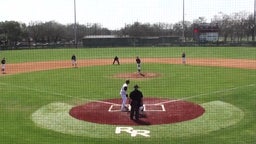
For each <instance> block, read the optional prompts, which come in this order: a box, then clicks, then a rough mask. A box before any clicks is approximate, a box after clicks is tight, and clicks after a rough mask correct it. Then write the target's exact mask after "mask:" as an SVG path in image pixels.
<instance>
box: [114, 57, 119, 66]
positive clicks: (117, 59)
mask: <svg viewBox="0 0 256 144" xmlns="http://www.w3.org/2000/svg"><path fill="white" fill-rule="evenodd" d="M116 62H117V64H118V65H120V63H119V58H118V57H117V56H115V57H114V61H113V64H115V63H116Z"/></svg>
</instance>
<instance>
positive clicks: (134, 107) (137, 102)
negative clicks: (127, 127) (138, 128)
mask: <svg viewBox="0 0 256 144" xmlns="http://www.w3.org/2000/svg"><path fill="white" fill-rule="evenodd" d="M138 88H139V86H138V85H135V86H134V90H133V91H132V92H131V93H130V100H131V102H130V105H131V111H130V119H131V120H133V119H134V115H135V119H136V120H138V119H139V108H140V107H141V106H143V99H142V98H143V94H142V92H141V91H139V90H138Z"/></svg>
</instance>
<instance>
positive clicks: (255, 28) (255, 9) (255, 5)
mask: <svg viewBox="0 0 256 144" xmlns="http://www.w3.org/2000/svg"><path fill="white" fill-rule="evenodd" d="M253 17H254V29H253V30H254V34H253V41H255V35H256V0H254V16H253Z"/></svg>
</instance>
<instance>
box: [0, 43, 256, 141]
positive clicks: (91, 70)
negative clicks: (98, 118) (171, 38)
mask: <svg viewBox="0 0 256 144" xmlns="http://www.w3.org/2000/svg"><path fill="white" fill-rule="evenodd" d="M183 50H185V51H186V53H187V55H189V56H191V57H195V58H196V57H209V58H242V59H254V60H255V59H256V58H255V56H256V49H255V48H155V49H153V48H113V49H112V48H111V49H108V48H105V49H104V48H102V49H75V50H74V49H58V50H31V51H28V50H23V51H1V52H0V56H3V55H5V56H6V57H7V58H8V62H10V63H19V62H28V61H46V60H67V59H68V60H69V59H70V57H71V54H73V53H77V55H78V57H79V58H83V59H86V58H112V57H113V56H114V55H120V56H121V57H135V56H136V55H139V56H142V57H180V54H181V52H182V51H183ZM26 54H27V55H26ZM142 66H143V67H142V69H143V71H148V72H156V73H160V74H161V77H159V78H155V79H150V80H143V81H134V80H132V81H131V84H130V87H132V86H133V85H134V84H139V85H140V86H141V90H142V91H143V94H144V95H145V97H156V96H157V97H161V98H170V99H181V98H184V99H186V100H187V101H191V102H194V103H198V104H200V105H202V106H204V107H205V108H206V109H208V110H207V111H206V112H209V111H212V113H214V114H215V115H219V116H221V118H220V119H217V118H216V117H209V118H207V115H206V117H205V118H206V120H212V121H216V122H213V123H212V124H211V125H210V126H206V127H203V126H205V125H204V124H205V123H204V122H202V121H206V120H205V119H201V121H200V118H199V119H195V120H192V121H190V122H183V123H177V124H173V125H168V126H160V127H158V126H153V128H151V127H144V126H140V127H139V128H140V129H150V130H151V132H152V137H151V138H143V137H138V138H131V137H130V135H128V134H122V135H116V134H115V133H114V127H111V126H110V127H108V126H104V125H102V126H99V127H100V128H98V125H96V126H95V127H93V126H92V128H91V129H90V130H92V131H91V132H89V133H88V131H81V132H82V135H79V136H77V135H72V134H64V133H60V132H55V131H53V130H49V129H46V128H40V126H38V125H37V124H35V123H34V122H33V120H32V119H33V116H32V115H33V114H34V113H35V112H36V111H37V110H39V109H41V108H43V107H45V106H49V105H50V104H54V103H55V104H56V103H64V104H67V105H71V106H72V105H76V104H77V103H84V102H88V100H102V99H109V98H119V94H118V93H119V89H120V86H121V85H122V83H123V82H124V81H123V80H122V79H114V78H111V76H113V75H114V74H117V73H123V72H134V71H135V70H136V66H135V65H134V64H125V65H120V66H112V65H109V66H100V67H98V66H93V67H85V68H78V69H72V68H70V69H59V70H49V71H41V72H33V73H26V74H17V75H10V76H4V77H2V76H1V77H0V143H5V144H13V143H17V144H34V143H38V144H51V143H63V144H73V143H74V144H78V143H83V144H84V143H109V144H110V143H111V144H113V143H147V144H150V143H152V144H153V143H154V144H155V143H177V144H178V143H183V144H191V143H192V144H193V143H194V144H205V143H207V144H215V143H225V144H234V143H236V144H240V143H241V144H243V143H246V144H251V143H255V142H256V138H255V137H256V113H255V106H256V105H255V104H256V88H255V87H256V71H255V70H242V69H231V68H220V67H200V66H190V65H186V66H184V65H168V64H150V63H145V64H143V65H142ZM130 90H131V88H130ZM212 105H219V106H215V107H214V106H212ZM218 108H219V109H218ZM224 108H226V109H224ZM227 109H230V111H231V112H230V111H225V110H227ZM47 110H49V109H46V111H47ZM55 110H56V109H55ZM57 110H58V109H57ZM59 110H61V109H59ZM240 112H241V113H242V114H243V116H242V118H241V115H239V113H240ZM208 114H209V113H208ZM225 115H230V117H231V119H230V123H232V120H234V121H235V122H234V124H232V125H228V126H226V127H221V128H218V127H219V126H221V125H224V124H225V119H222V118H224V116H225ZM59 116H60V117H61V116H65V114H63V115H59ZM36 118H39V116H37V117H36ZM201 118H203V117H201ZM39 120H40V118H39ZM236 120H237V121H236ZM67 121H68V119H67ZM55 122H56V123H57V124H53V125H52V126H56V127H58V126H59V127H61V126H60V125H58V119H56V121H55ZM66 123H67V124H66V125H65V126H67V127H72V124H70V123H69V122H66ZM78 123H82V124H84V123H83V122H78ZM200 126H201V127H200ZM80 128H81V130H83V129H82V128H83V126H81V127H80ZM166 128H170V129H166ZM182 128H184V131H183V129H182ZM210 128H211V129H213V130H211V131H207V130H208V129H210ZM97 129H102V131H99V132H93V130H97ZM193 130H194V131H193ZM98 133H107V135H109V137H106V136H105V137H103V138H97V137H100V136H99V135H97V136H94V134H98ZM170 134H172V135H170ZM175 134H176V135H175ZM178 134H181V135H182V134H184V135H182V136H179V135H178ZM95 137H96V138H95Z"/></svg>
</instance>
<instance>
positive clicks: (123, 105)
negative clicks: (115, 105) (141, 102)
mask: <svg viewBox="0 0 256 144" xmlns="http://www.w3.org/2000/svg"><path fill="white" fill-rule="evenodd" d="M121 97H122V105H121V110H125V107H126V101H127V97H126V95H121Z"/></svg>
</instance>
